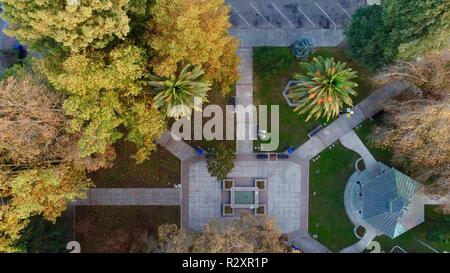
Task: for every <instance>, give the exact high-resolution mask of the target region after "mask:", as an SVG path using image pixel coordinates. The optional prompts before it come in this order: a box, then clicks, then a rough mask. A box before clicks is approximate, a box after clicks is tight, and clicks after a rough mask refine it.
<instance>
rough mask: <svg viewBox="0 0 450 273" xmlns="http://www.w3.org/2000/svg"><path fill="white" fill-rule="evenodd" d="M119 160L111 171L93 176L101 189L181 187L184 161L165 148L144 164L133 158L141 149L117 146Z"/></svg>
mask: <svg viewBox="0 0 450 273" xmlns="http://www.w3.org/2000/svg"><path fill="white" fill-rule="evenodd" d="M114 147H115V148H116V153H117V157H116V159H115V160H114V165H113V167H112V168H111V169H102V170H99V171H97V172H95V173H92V174H91V175H90V178H91V179H92V181H93V182H94V183H95V185H96V187H98V188H172V187H173V186H174V185H175V184H179V183H180V160H179V159H178V158H176V157H175V156H174V155H172V154H171V153H170V152H169V151H167V150H166V149H165V148H163V147H161V146H159V145H158V146H157V149H156V150H155V151H153V152H152V154H151V156H150V158H149V159H148V160H146V161H145V162H143V163H142V164H136V161H135V160H134V159H132V158H131V156H132V155H133V154H135V153H136V151H137V147H136V145H135V144H133V143H130V142H124V141H121V142H118V143H117V144H115V146H114Z"/></svg>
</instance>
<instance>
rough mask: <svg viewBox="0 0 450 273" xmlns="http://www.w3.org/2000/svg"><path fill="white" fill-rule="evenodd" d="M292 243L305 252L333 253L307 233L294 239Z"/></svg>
mask: <svg viewBox="0 0 450 273" xmlns="http://www.w3.org/2000/svg"><path fill="white" fill-rule="evenodd" d="M291 244H292V245H293V246H295V247H296V248H298V249H300V250H301V251H303V252H305V253H331V251H330V250H329V249H328V248H327V247H326V246H324V245H322V244H321V243H319V242H318V241H317V240H315V239H314V238H312V237H311V236H309V235H307V234H305V235H302V236H300V237H297V238H295V239H292V240H291Z"/></svg>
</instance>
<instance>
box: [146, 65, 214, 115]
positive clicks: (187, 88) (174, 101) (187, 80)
mask: <svg viewBox="0 0 450 273" xmlns="http://www.w3.org/2000/svg"><path fill="white" fill-rule="evenodd" d="M203 74H204V71H203V70H202V69H201V68H200V67H194V68H191V65H187V66H185V67H184V68H183V69H182V70H181V72H180V73H179V75H178V76H175V75H174V76H171V77H170V78H168V79H164V78H160V77H157V76H154V75H151V76H150V80H151V81H150V85H151V86H153V87H156V89H157V90H158V91H159V93H158V94H157V95H156V96H155V98H154V99H153V102H154V104H155V106H156V107H157V108H161V109H162V111H163V112H164V113H165V115H166V116H167V117H172V118H175V119H179V118H182V117H188V118H189V117H190V116H191V114H192V109H193V110H194V111H202V103H203V102H207V101H208V91H209V90H210V89H211V83H210V82H209V81H205V80H202V76H203Z"/></svg>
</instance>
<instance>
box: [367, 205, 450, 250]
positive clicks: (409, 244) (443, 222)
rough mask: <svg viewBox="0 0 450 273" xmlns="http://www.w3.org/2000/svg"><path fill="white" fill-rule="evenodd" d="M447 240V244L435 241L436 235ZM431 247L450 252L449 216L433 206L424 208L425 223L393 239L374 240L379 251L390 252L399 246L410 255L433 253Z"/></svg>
mask: <svg viewBox="0 0 450 273" xmlns="http://www.w3.org/2000/svg"><path fill="white" fill-rule="evenodd" d="M438 233H439V234H442V236H445V237H446V238H447V242H445V241H442V240H439V239H437V238H436V237H437V234H438ZM419 240H420V241H422V242H423V243H425V244H427V245H429V246H431V247H432V248H434V249H435V250H437V251H438V252H443V251H450V242H449V240H450V216H449V215H444V214H442V213H440V212H438V211H437V210H436V208H435V207H434V206H427V207H425V222H424V223H422V224H420V225H418V226H417V227H415V228H413V229H411V230H409V231H407V232H406V233H404V234H402V235H400V236H399V237H397V238H395V239H391V238H389V237H387V236H384V235H383V236H379V237H377V238H375V241H378V242H379V243H380V244H381V249H382V250H383V251H385V252H390V251H391V249H392V248H393V247H394V246H400V247H401V248H403V249H404V250H406V251H407V252H410V253H433V252H434V251H433V250H432V249H430V248H429V247H427V246H425V245H423V244H422V243H420V242H419Z"/></svg>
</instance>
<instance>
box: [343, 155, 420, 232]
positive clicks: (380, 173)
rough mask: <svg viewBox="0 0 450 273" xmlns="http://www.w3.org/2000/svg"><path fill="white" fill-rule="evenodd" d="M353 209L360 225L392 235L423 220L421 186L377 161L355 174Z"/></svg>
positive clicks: (404, 230) (406, 229)
mask: <svg viewBox="0 0 450 273" xmlns="http://www.w3.org/2000/svg"><path fill="white" fill-rule="evenodd" d="M352 182H353V183H356V185H355V186H354V187H353V191H352V194H351V196H352V197H351V198H352V199H353V200H352V204H353V206H352V207H353V209H356V210H357V212H354V213H353V215H355V216H356V217H357V218H359V219H358V222H360V223H361V225H363V226H365V227H367V226H369V227H371V228H372V229H375V230H377V231H379V232H380V233H383V234H385V235H387V236H389V237H390V238H392V239H393V238H395V237H397V236H399V235H401V234H403V233H404V232H406V231H408V230H409V229H412V228H413V227H415V226H417V225H419V224H420V223H422V222H424V219H425V217H424V214H425V208H424V200H423V194H422V193H423V186H422V185H421V184H419V183H418V182H416V181H414V180H413V179H412V178H410V177H408V176H407V175H405V174H403V173H402V172H400V171H398V170H396V169H394V168H388V167H387V166H385V165H383V164H382V163H378V164H377V165H376V166H374V168H373V169H368V170H364V171H362V172H361V173H360V175H357V176H356V177H354V179H353V181H352Z"/></svg>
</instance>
